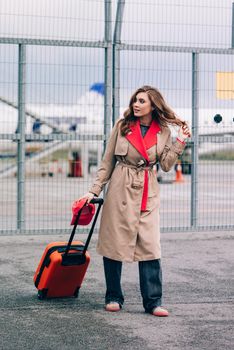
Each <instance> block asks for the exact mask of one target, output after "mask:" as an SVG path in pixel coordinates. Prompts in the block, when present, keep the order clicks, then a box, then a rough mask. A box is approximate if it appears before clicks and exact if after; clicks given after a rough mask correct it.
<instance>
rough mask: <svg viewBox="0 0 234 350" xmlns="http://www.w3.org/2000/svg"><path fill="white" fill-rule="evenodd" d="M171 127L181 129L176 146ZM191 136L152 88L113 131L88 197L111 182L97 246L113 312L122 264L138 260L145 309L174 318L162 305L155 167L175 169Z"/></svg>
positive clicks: (135, 99) (141, 92)
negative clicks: (172, 138)
mask: <svg viewBox="0 0 234 350" xmlns="http://www.w3.org/2000/svg"><path fill="white" fill-rule="evenodd" d="M169 124H170V125H177V126H179V132H178V137H177V140H176V142H175V143H172V140H171V133H170V129H169V128H168V125H169ZM188 137H190V131H189V129H188V126H187V125H186V124H185V122H183V121H181V120H180V119H179V118H177V116H176V115H175V113H174V112H173V111H172V110H171V109H170V108H169V107H168V106H167V104H166V102H165V100H164V98H163V96H162V95H161V93H160V92H159V91H158V90H157V89H155V88H153V87H151V86H143V87H142V88H140V89H138V90H137V91H136V92H135V93H134V94H133V96H132V97H131V99H130V103H129V108H128V109H127V110H126V111H125V113H124V118H123V119H120V120H119V121H117V122H116V124H115V125H114V127H113V129H112V132H111V136H110V139H109V142H108V145H107V148H106V152H105V154H104V157H103V160H102V162H101V165H100V168H99V169H98V171H97V176H96V179H95V182H94V184H93V186H92V187H91V189H90V191H89V192H88V193H87V194H85V195H84V196H83V197H82V198H86V199H87V202H88V203H89V202H90V201H91V199H92V198H93V197H94V195H95V196H99V194H100V193H101V191H102V189H103V186H104V185H105V184H107V182H109V186H108V190H107V193H106V198H105V203H104V206H103V211H102V217H101V223H100V232H99V237H98V243H97V252H98V253H99V254H101V255H102V256H103V262H104V272H105V279H106V296H105V303H106V305H105V309H106V310H107V311H119V310H120V309H121V307H122V305H123V302H124V296H123V293H122V290H121V269H122V262H124V261H127V262H131V261H138V262H139V276H140V289H141V295H142V299H143V306H144V309H145V311H146V312H147V313H150V314H152V315H154V316H168V311H167V310H166V309H164V308H162V307H161V298H162V270H161V264H160V259H161V247H160V228H159V204H160V199H159V185H158V182H157V178H156V176H155V174H154V171H153V166H154V165H155V164H156V162H159V163H160V165H161V168H162V169H163V170H164V171H169V170H170V169H171V168H172V166H173V165H174V163H175V162H176V160H177V158H178V156H179V155H180V154H181V153H182V151H183V149H184V147H185V140H186V139H187V138H188Z"/></svg>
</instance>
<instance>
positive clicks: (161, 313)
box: [152, 306, 169, 317]
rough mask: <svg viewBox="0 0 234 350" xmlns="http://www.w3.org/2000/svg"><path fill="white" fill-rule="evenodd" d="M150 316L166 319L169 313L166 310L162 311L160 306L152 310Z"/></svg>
mask: <svg viewBox="0 0 234 350" xmlns="http://www.w3.org/2000/svg"><path fill="white" fill-rule="evenodd" d="M152 315H154V316H158V317H167V316H168V315H169V312H168V311H167V310H166V309H163V308H162V307H161V306H157V307H155V308H154V309H153V311H152Z"/></svg>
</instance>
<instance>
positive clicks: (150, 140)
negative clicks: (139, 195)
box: [143, 120, 161, 149]
mask: <svg viewBox="0 0 234 350" xmlns="http://www.w3.org/2000/svg"><path fill="white" fill-rule="evenodd" d="M160 130H161V129H160V126H159V125H158V124H157V123H156V121H154V120H153V121H152V123H151V124H150V127H149V130H148V131H147V133H146V135H145V137H144V139H143V140H144V143H145V147H146V149H149V148H151V147H152V146H154V145H155V144H156V143H157V133H158V132H159V131H160Z"/></svg>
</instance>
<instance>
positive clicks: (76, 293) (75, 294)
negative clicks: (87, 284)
mask: <svg viewBox="0 0 234 350" xmlns="http://www.w3.org/2000/svg"><path fill="white" fill-rule="evenodd" d="M79 291H80V287H77V288H76V290H75V292H74V297H75V298H78V296H79Z"/></svg>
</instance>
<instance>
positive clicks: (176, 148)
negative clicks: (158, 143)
mask: <svg viewBox="0 0 234 350" xmlns="http://www.w3.org/2000/svg"><path fill="white" fill-rule="evenodd" d="M167 131H168V137H167V141H166V143H165V146H164V149H163V151H162V153H161V155H160V157H159V163H160V166H161V168H162V170H163V171H166V172H167V171H169V170H170V169H171V168H172V167H173V165H174V164H175V162H176V161H177V159H178V156H180V155H181V154H182V153H183V150H184V148H185V145H186V144H185V143H182V142H180V141H178V140H176V141H175V142H174V143H172V138H171V130H170V129H169V128H167Z"/></svg>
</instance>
